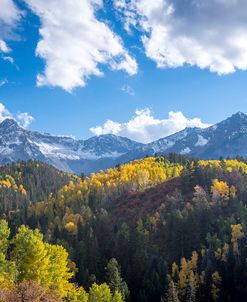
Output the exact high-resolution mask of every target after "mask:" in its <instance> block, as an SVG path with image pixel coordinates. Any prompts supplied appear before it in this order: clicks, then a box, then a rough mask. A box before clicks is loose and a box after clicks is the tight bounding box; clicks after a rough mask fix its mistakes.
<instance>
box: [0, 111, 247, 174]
mask: <svg viewBox="0 0 247 302" xmlns="http://www.w3.org/2000/svg"><path fill="white" fill-rule="evenodd" d="M246 146H247V115H246V114H244V113H242V112H238V113H236V114H234V115H232V116H231V117H229V118H227V119H226V120H224V121H222V122H220V123H217V124H215V125H213V126H210V127H208V128H204V129H202V128H185V129H184V130H182V131H180V132H177V133H175V134H173V135H170V136H168V137H165V138H161V139H159V140H157V141H154V142H152V143H149V144H142V143H138V142H135V141H133V140H130V139H128V138H125V137H120V136H116V135H112V134H107V135H101V136H95V137H92V138H90V139H87V140H76V139H74V138H71V137H66V136H53V135H51V134H47V133H44V134H42V133H39V132H36V131H29V130H26V129H24V128H22V127H20V126H19V125H18V123H17V122H16V121H15V120H14V119H5V120H4V121H3V122H2V123H1V124H0V164H1V165H3V164H6V163H9V162H14V161H17V160H29V159H32V160H39V161H42V162H46V163H49V164H51V165H53V166H55V167H56V168H58V169H60V170H63V171H66V172H71V173H76V174H80V173H82V172H83V173H85V174H90V173H92V172H97V171H99V170H100V169H106V168H110V167H114V166H115V165H117V164H121V163H124V162H127V161H130V160H133V159H137V158H141V157H144V156H147V155H148V156H150V155H154V154H166V153H170V152H175V153H180V154H184V155H188V156H194V157H199V158H203V159H217V158H219V157H220V156H223V157H227V156H230V157H235V156H237V155H240V156H243V157H247V148H246Z"/></svg>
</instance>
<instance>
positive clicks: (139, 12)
mask: <svg viewBox="0 0 247 302" xmlns="http://www.w3.org/2000/svg"><path fill="white" fill-rule="evenodd" d="M115 7H116V8H117V10H118V11H119V12H120V13H121V15H122V17H123V18H124V20H125V28H127V29H128V28H130V27H131V26H134V27H136V28H138V29H140V30H141V32H142V42H143V45H144V48H145V52H146V55H147V56H148V57H149V58H151V59H152V60H154V61H155V62H156V63H157V66H158V67H160V68H165V67H172V68H175V67H180V66H184V65H186V64H188V65H191V66H198V67H199V68H201V69H205V68H206V69H209V70H210V71H212V72H216V73H218V74H228V73H232V72H234V71H236V70H237V69H240V70H246V69H247V43H246V40H247V23H246V16H247V15H246V11H247V2H246V0H208V1H205V0H188V1H179V0H156V1H150V0H115Z"/></svg>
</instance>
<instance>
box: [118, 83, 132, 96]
mask: <svg viewBox="0 0 247 302" xmlns="http://www.w3.org/2000/svg"><path fill="white" fill-rule="evenodd" d="M121 91H122V92H124V93H126V94H128V95H131V96H134V95H135V90H134V89H133V88H132V87H131V86H129V85H123V86H122V87H121Z"/></svg>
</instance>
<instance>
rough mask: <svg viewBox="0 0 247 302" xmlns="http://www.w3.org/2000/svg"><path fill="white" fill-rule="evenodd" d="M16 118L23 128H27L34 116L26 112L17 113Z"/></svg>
mask: <svg viewBox="0 0 247 302" xmlns="http://www.w3.org/2000/svg"><path fill="white" fill-rule="evenodd" d="M16 118H17V120H18V121H19V123H20V124H21V126H22V127H23V128H27V127H28V126H29V125H30V124H31V123H32V122H33V121H34V118H33V117H32V116H31V115H30V114H28V113H27V112H23V113H19V114H17V116H16Z"/></svg>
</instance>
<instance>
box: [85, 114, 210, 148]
mask: <svg viewBox="0 0 247 302" xmlns="http://www.w3.org/2000/svg"><path fill="white" fill-rule="evenodd" d="M209 126H210V125H209V124H206V123H203V122H202V121H201V120H200V119H199V118H193V119H189V118H187V117H185V116H184V115H183V113H182V112H173V111H171V112H169V114H168V118H167V119H157V118H155V117H154V116H153V115H152V113H151V110H150V109H149V108H145V109H142V110H136V112H135V115H134V116H133V117H132V118H131V119H130V120H129V121H128V122H126V123H118V122H114V121H112V120H108V121H106V122H105V123H104V124H103V125H102V126H97V127H94V128H90V131H91V132H92V133H93V134H95V135H102V134H115V135H120V136H124V137H128V138H130V139H133V140H136V141H138V142H142V143H149V142H152V141H155V140H157V139H160V138H162V137H166V136H168V135H171V134H174V133H176V132H178V131H180V130H183V129H184V128H186V127H199V128H206V127H209Z"/></svg>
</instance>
